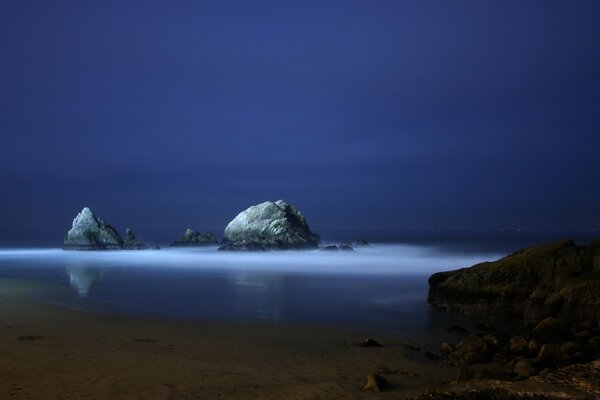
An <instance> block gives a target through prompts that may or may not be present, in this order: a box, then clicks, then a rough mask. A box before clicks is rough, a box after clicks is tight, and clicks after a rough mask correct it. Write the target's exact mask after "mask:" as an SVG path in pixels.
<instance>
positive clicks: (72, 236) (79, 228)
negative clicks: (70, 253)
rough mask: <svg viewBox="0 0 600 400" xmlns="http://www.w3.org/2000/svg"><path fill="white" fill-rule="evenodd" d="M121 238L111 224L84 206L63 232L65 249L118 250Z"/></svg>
mask: <svg viewBox="0 0 600 400" xmlns="http://www.w3.org/2000/svg"><path fill="white" fill-rule="evenodd" d="M122 248H123V239H121V236H120V235H119V233H118V232H117V231H116V230H115V228H113V227H112V226H110V225H108V224H106V223H105V222H104V221H102V220H101V219H100V218H98V217H96V216H95V215H94V213H93V212H92V210H90V209H89V208H88V207H84V209H83V210H81V212H80V213H79V214H77V216H76V217H75V219H74V220H73V227H72V228H71V230H69V232H67V233H66V234H65V240H64V242H63V249H65V250H120V249H122Z"/></svg>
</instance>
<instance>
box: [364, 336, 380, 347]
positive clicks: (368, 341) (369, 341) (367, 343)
mask: <svg viewBox="0 0 600 400" xmlns="http://www.w3.org/2000/svg"><path fill="white" fill-rule="evenodd" d="M360 346H361V347H381V344H379V342H378V341H377V340H375V339H371V338H366V339H365V340H363V341H362V342H361V343H360Z"/></svg>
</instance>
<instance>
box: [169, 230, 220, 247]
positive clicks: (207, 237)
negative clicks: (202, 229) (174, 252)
mask: <svg viewBox="0 0 600 400" xmlns="http://www.w3.org/2000/svg"><path fill="white" fill-rule="evenodd" d="M216 244H218V242H217V239H216V238H215V235H213V234H212V233H210V232H209V233H199V232H196V231H194V230H192V229H190V228H188V229H187V230H186V231H185V233H184V234H183V236H181V237H180V238H179V239H177V240H176V241H174V242H173V243H171V247H200V246H212V245H216Z"/></svg>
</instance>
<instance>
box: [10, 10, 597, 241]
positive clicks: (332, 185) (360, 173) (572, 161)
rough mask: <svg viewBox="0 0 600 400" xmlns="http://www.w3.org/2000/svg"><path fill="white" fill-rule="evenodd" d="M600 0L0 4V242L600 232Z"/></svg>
mask: <svg viewBox="0 0 600 400" xmlns="http://www.w3.org/2000/svg"><path fill="white" fill-rule="evenodd" d="M598 21H600V2H598V1H587V2H581V1H542V0H540V1H522V0H518V1H475V0H472V1H435V2H428V1H411V2H409V1H360V2H355V1H314V2H313V1H298V2H287V1H272V2H260V1H257V2H254V1H252V2H249V1H240V2H229V1H215V2H199V1H195V2H192V1H190V2H167V1H135V2H133V1H123V0H119V1H79V0H77V1H75V0H74V1H39V2H33V1H24V0H15V1H7V0H4V1H2V2H1V3H0V57H1V62H0V133H1V135H2V136H1V137H2V140H1V146H0V168H1V169H0V187H1V192H2V194H1V197H0V221H1V222H0V229H14V228H17V227H22V228H44V227H51V228H56V227H59V228H62V227H64V228H65V229H66V228H68V227H69V225H70V223H71V220H72V218H73V217H74V215H75V214H76V212H77V211H79V210H80V209H81V208H82V207H83V206H84V205H88V206H90V207H92V209H94V210H95V211H96V213H97V214H99V215H100V216H102V217H104V218H105V219H106V220H107V221H109V222H111V223H113V224H115V225H118V226H124V225H131V226H133V227H136V228H138V229H148V228H157V229H160V228H165V229H180V228H181V229H182V230H183V229H184V228H185V227H186V226H192V227H195V228H197V229H199V230H202V229H204V228H212V229H214V228H222V227H224V226H225V225H226V223H227V222H228V221H229V220H230V219H232V218H233V217H234V216H235V215H236V214H237V213H238V212H239V211H241V210H242V209H244V208H246V207H247V206H249V205H251V204H254V203H258V202H261V201H264V200H269V199H270V200H277V199H280V198H283V199H286V200H288V201H290V202H292V203H294V204H296V205H297V206H298V207H299V208H300V209H301V211H303V212H304V214H305V215H306V216H307V218H308V220H309V222H310V223H311V225H312V226H313V227H314V228H315V229H316V230H318V229H336V228H338V229H349V228H356V229H390V228H398V229H430V228H446V229H464V228H467V229H470V228H502V227H503V228H516V227H521V228H535V229H565V228H576V229H588V228H592V227H596V228H599V227H600V185H599V178H600V152H599V150H600V23H598Z"/></svg>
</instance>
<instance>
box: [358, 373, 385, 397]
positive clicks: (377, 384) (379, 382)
mask: <svg viewBox="0 0 600 400" xmlns="http://www.w3.org/2000/svg"><path fill="white" fill-rule="evenodd" d="M388 386H389V382H388V381H387V379H385V378H384V377H383V376H380V375H377V374H370V375H369V376H367V383H365V386H363V390H364V391H372V392H377V393H379V392H383V391H384V390H385V389H386V388H387V387H388Z"/></svg>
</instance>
